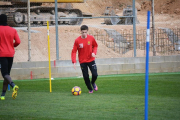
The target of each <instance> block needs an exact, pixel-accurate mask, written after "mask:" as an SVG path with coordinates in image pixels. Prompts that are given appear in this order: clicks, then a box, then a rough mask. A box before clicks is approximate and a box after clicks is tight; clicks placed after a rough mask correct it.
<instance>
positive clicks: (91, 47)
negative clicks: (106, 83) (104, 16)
mask: <svg viewBox="0 0 180 120" xmlns="http://www.w3.org/2000/svg"><path fill="white" fill-rule="evenodd" d="M87 32H88V26H86V25H82V26H81V36H79V37H78V38H76V40H75V42H74V46H73V49H72V52H71V59H72V63H73V64H74V69H76V52H77V51H78V58H79V63H80V66H81V70H82V73H83V78H84V81H85V84H86V86H87V88H88V89H89V93H93V89H94V90H95V91H97V90H98V87H97V85H96V84H95V81H96V80H97V77H98V74H97V67H96V63H95V56H96V53H97V47H98V44H97V42H96V40H95V39H94V37H93V36H91V35H88V34H87ZM88 67H89V69H90V71H91V73H92V80H91V81H90V79H89V73H88ZM91 85H92V86H91ZM92 87H93V89H92Z"/></svg>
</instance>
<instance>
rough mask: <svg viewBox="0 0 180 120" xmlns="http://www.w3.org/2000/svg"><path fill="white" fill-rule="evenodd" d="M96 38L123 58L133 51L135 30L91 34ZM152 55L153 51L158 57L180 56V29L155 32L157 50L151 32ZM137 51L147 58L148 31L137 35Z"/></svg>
mask: <svg viewBox="0 0 180 120" xmlns="http://www.w3.org/2000/svg"><path fill="white" fill-rule="evenodd" d="M90 34H92V35H94V36H95V38H96V39H97V40H99V41H101V42H102V43H103V44H104V45H106V47H108V48H111V49H112V50H114V51H115V52H117V53H119V54H120V55H122V56H125V54H127V53H128V52H130V51H133V48H134V47H133V46H134V41H133V30H112V29H104V30H99V31H97V32H96V33H93V32H92V33H91V32H90ZM150 35H151V40H150V49H149V50H150V53H151V54H150V55H151V56H152V55H153V51H155V52H156V55H157V56H165V55H177V54H180V28H176V29H167V28H160V29H156V30H155V49H154V47H153V45H154V43H153V40H152V30H151V34H150ZM136 50H137V51H139V52H140V53H138V54H137V57H141V56H145V50H146V29H141V30H138V31H137V33H136ZM126 57H134V56H133V54H132V53H131V54H127V55H126Z"/></svg>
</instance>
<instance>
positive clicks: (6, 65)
mask: <svg viewBox="0 0 180 120" xmlns="http://www.w3.org/2000/svg"><path fill="white" fill-rule="evenodd" d="M12 63H13V57H2V58H1V73H2V76H3V78H4V79H5V80H6V81H7V82H8V83H9V84H10V86H11V87H12V88H13V87H14V86H15V84H14V83H13V81H12V79H11V77H10V71H11V67H12Z"/></svg>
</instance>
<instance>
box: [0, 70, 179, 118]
mask: <svg viewBox="0 0 180 120" xmlns="http://www.w3.org/2000/svg"><path fill="white" fill-rule="evenodd" d="M14 82H15V84H17V85H18V86H19V88H20V89H19V91H18V96H17V98H16V99H15V100H13V99H12V97H11V94H12V90H10V91H7V93H6V99H5V100H4V101H0V120H143V119H144V108H145V107H144V101H145V75H144V74H129V75H109V76H99V77H98V80H97V82H96V84H97V86H98V88H99V90H98V91H94V93H92V94H89V93H88V89H87V88H86V86H85V83H84V80H83V78H55V80H52V92H51V93H50V89H49V80H48V79H36V80H14ZM74 86H79V87H81V89H82V94H81V95H80V96H73V95H72V93H71V89H72V87H74ZM0 90H2V81H0ZM0 92H2V91H0ZM148 101H149V102H148V103H149V104H148V118H149V120H178V119H179V118H180V73H163V74H150V75H149V96H148Z"/></svg>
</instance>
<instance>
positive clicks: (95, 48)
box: [92, 38, 98, 57]
mask: <svg viewBox="0 0 180 120" xmlns="http://www.w3.org/2000/svg"><path fill="white" fill-rule="evenodd" d="M92 47H93V52H92V57H95V56H96V53H97V48H98V44H97V42H96V40H95V39H94V38H93V42H92Z"/></svg>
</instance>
